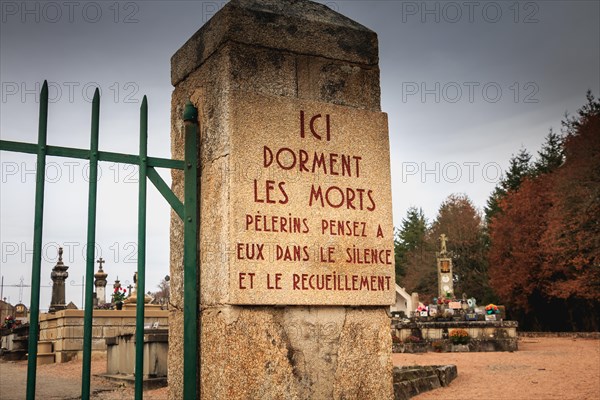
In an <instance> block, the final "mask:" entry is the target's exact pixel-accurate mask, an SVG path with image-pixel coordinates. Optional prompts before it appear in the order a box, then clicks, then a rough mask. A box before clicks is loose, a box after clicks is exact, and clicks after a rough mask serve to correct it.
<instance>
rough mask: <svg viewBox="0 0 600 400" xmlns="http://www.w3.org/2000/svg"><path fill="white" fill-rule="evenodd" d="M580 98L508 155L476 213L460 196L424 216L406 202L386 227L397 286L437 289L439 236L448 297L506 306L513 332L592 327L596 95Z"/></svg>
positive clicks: (424, 293)
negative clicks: (448, 272) (539, 137)
mask: <svg viewBox="0 0 600 400" xmlns="http://www.w3.org/2000/svg"><path fill="white" fill-rule="evenodd" d="M586 99H587V103H586V104H585V105H584V106H583V107H581V108H580V109H579V110H578V111H577V114H576V115H575V116H568V115H566V116H565V118H564V119H563V121H562V129H561V132H560V133H556V132H554V131H553V130H552V129H551V130H550V132H549V133H548V135H547V136H546V139H545V143H544V144H543V145H542V147H541V150H539V151H538V152H537V156H536V157H535V159H534V158H533V156H532V155H531V154H530V153H529V152H528V151H527V150H526V149H521V150H519V152H518V153H517V154H516V155H514V156H513V157H511V159H510V162H509V167H508V169H507V170H506V171H505V173H504V175H503V177H502V179H501V180H500V182H499V183H498V185H497V186H496V187H495V189H494V190H493V192H492V193H491V195H490V197H489V199H488V201H487V204H486V206H485V208H484V212H483V213H482V212H480V211H478V209H477V208H476V207H475V205H474V204H473V203H472V201H471V200H470V199H469V198H468V197H467V196H466V195H464V194H452V195H450V196H449V197H448V198H447V199H446V200H445V201H444V202H443V203H442V204H441V206H440V208H439V210H438V213H437V216H436V218H435V219H434V220H433V221H432V222H431V223H430V222H429V221H428V220H427V218H426V217H425V215H424V214H423V211H422V210H421V209H420V208H418V207H411V208H409V209H408V211H407V214H406V217H405V218H403V220H402V223H401V226H400V227H399V228H398V229H397V230H396V234H395V243H394V245H395V260H396V281H397V282H398V284H399V285H400V286H403V287H405V288H406V290H407V291H408V292H413V291H415V292H418V293H419V294H420V297H421V299H425V300H427V299H429V300H431V298H433V297H435V296H437V271H436V251H438V249H439V236H440V234H442V233H445V234H446V235H447V236H448V237H449V238H450V240H449V241H448V244H447V248H448V251H449V252H451V254H452V259H453V272H454V288H455V294H456V296H458V297H460V295H461V294H462V293H466V294H467V295H468V296H469V297H471V296H472V297H475V298H476V299H477V300H478V303H479V304H480V305H485V304H488V303H492V302H493V303H499V304H504V305H506V307H507V312H508V316H509V317H510V318H512V319H516V320H517V321H519V324H520V328H521V329H523V330H548V331H598V330H600V317H599V315H600V101H599V100H598V99H595V98H594V96H593V95H592V94H591V92H589V91H588V93H587V95H586Z"/></svg>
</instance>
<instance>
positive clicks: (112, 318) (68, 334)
mask: <svg viewBox="0 0 600 400" xmlns="http://www.w3.org/2000/svg"><path fill="white" fill-rule="evenodd" d="M83 316H84V310H62V311H58V312H56V313H55V314H40V342H47V341H50V342H52V343H53V349H54V353H55V354H56V356H55V362H59V363H62V362H67V361H70V360H72V359H73V358H80V357H81V356H82V352H83ZM156 322H158V325H159V327H160V328H167V327H168V326H169V323H168V312H167V311H162V310H152V311H149V310H146V312H145V319H144V323H145V324H146V325H147V324H154V323H156ZM134 332H135V310H130V311H126V310H94V312H93V317H92V352H106V342H105V339H106V338H108V337H113V336H119V335H123V334H128V333H134Z"/></svg>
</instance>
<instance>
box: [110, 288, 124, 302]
mask: <svg viewBox="0 0 600 400" xmlns="http://www.w3.org/2000/svg"><path fill="white" fill-rule="evenodd" d="M126 294H127V289H124V288H121V287H117V288H115V291H114V292H113V294H112V301H113V303H122V302H123V300H125V298H126V297H127V295H126Z"/></svg>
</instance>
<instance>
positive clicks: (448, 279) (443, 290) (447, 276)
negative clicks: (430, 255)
mask: <svg viewBox="0 0 600 400" xmlns="http://www.w3.org/2000/svg"><path fill="white" fill-rule="evenodd" d="M447 240H448V238H447V237H446V235H445V234H443V233H442V234H441V235H440V251H439V253H437V270H438V295H439V297H441V298H444V297H451V296H453V295H454V282H453V277H452V258H450V254H449V253H448V250H447V248H446V241H447Z"/></svg>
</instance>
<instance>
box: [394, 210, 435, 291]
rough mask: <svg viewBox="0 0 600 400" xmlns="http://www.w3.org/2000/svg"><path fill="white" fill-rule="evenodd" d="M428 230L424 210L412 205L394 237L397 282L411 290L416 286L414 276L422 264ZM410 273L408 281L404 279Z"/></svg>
mask: <svg viewBox="0 0 600 400" xmlns="http://www.w3.org/2000/svg"><path fill="white" fill-rule="evenodd" d="M426 232H427V220H426V219H425V215H424V214H423V210H422V209H420V208H417V207H410V208H409V209H408V211H407V212H406V217H405V218H403V219H402V226H401V227H400V229H397V230H396V237H395V238H394V250H395V251H394V253H395V260H396V282H398V283H399V284H400V283H401V282H402V286H406V285H408V286H406V287H407V288H410V289H411V290H414V289H415V287H414V285H412V283H411V281H412V279H411V278H412V277H413V275H415V274H416V273H418V270H419V265H421V263H422V262H421V261H422V257H423V251H424V243H425V235H426ZM407 274H408V275H409V279H408V282H406V279H404V278H405V277H406V276H407Z"/></svg>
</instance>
